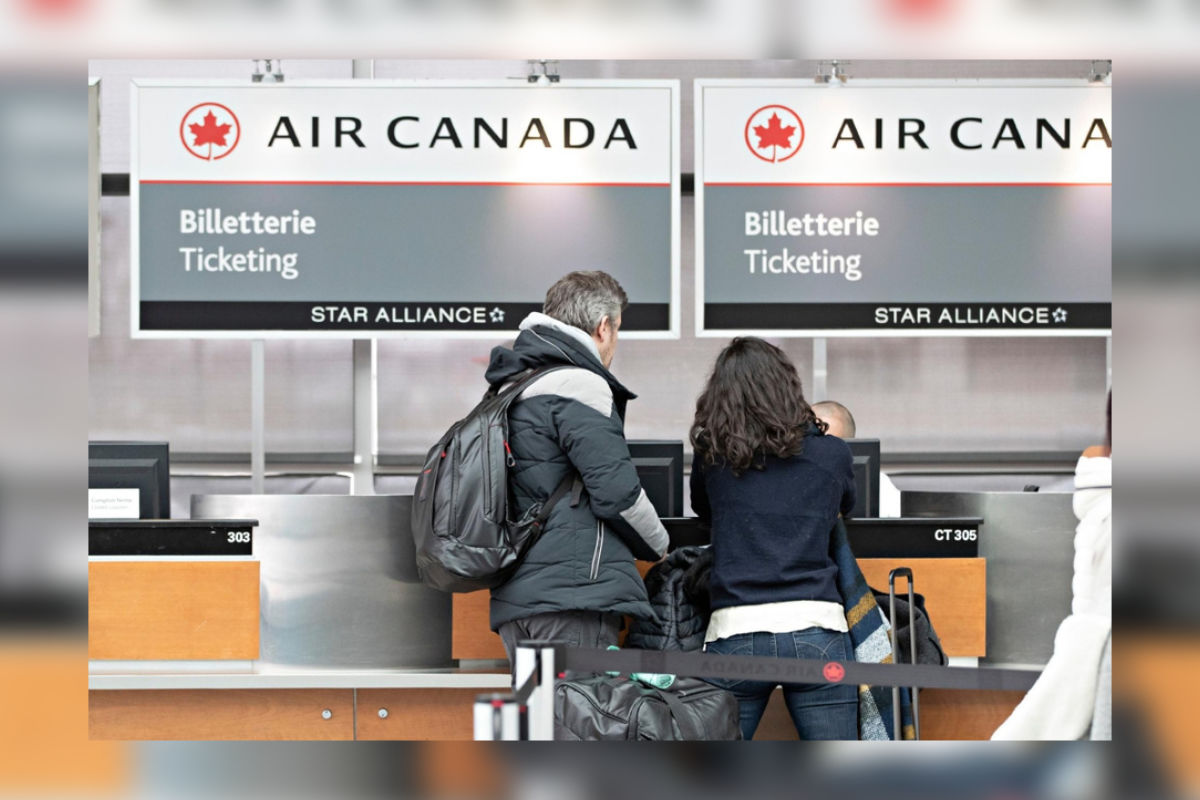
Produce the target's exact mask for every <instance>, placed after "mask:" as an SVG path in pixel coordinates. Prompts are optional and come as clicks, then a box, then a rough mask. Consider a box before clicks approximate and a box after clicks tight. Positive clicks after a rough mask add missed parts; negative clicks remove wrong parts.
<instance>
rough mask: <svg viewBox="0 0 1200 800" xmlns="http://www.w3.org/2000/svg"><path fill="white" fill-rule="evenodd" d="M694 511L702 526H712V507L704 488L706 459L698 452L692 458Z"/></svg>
mask: <svg viewBox="0 0 1200 800" xmlns="http://www.w3.org/2000/svg"><path fill="white" fill-rule="evenodd" d="M690 483H691V491H692V511H694V512H696V516H697V517H699V518H700V524H701V525H704V526H705V527H708V526H711V525H712V507H711V506H709V504H708V490H707V489H706V488H705V487H704V457H703V456H701V454H700V452H699V451H696V454H695V456H693V457H692V476H691V481H690Z"/></svg>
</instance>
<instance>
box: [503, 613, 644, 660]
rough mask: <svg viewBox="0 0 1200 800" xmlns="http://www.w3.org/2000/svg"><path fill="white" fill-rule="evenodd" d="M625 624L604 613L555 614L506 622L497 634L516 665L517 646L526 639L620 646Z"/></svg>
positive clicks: (577, 645) (593, 645)
mask: <svg viewBox="0 0 1200 800" xmlns="http://www.w3.org/2000/svg"><path fill="white" fill-rule="evenodd" d="M622 622H623V620H622V618H621V615H620V614H609V613H605V612H603V611H551V612H549V613H546V614H534V615H533V616H532V617H525V618H524V619H514V620H513V621H512V622H506V623H504V624H503V625H501V626H500V629H499V630H498V631H497V633H499V634H500V639H501V640H502V641H503V642H504V649H505V651H506V652H507V653H508V663H509V664H510V665H511V664H514V663H515V658H514V655H515V653H516V650H517V642H519V641H522V640H524V639H541V640H552V641H555V642H562V643H563V644H565V645H569V646H571V647H608V646H609V645H612V644H616V643H617V637H618V636H619V635H620V633H621V625H622Z"/></svg>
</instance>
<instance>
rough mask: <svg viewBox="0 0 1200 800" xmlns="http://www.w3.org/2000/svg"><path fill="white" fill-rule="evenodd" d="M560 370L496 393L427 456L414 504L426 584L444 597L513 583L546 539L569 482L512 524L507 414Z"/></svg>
mask: <svg viewBox="0 0 1200 800" xmlns="http://www.w3.org/2000/svg"><path fill="white" fill-rule="evenodd" d="M562 368H563V367H550V368H548V369H542V370H527V371H525V372H523V373H521V374H520V375H519V376H517V378H516V379H515V380H514V381H512V382H511V383H510V384H509V385H508V386H507V387H506V388H504V390H503V391H501V390H500V386H499V385H496V386H493V387H492V388H491V389H489V390H488V392H487V393H486V394H485V395H484V396H483V400H481V401H480V403H479V405H477V406H475V408H474V409H472V410H471V413H470V414H468V415H467V416H465V417H463V418H462V419H461V420H459V421H458V422H456V423H454V425H452V426H451V427H450V430H448V431H447V432H446V434H445V435H444V436H442V438H441V439H440V440H439V441H438V443H437V444H435V445H434V446H433V447H432V448H431V449H430V451H429V454H428V455H426V456H425V463H424V465H423V467H422V469H421V475H420V476H419V477H418V478H417V487H416V491H415V492H414V494H413V504H412V534H413V541H414V543H415V544H416V551H417V571H418V573H419V574H420V575H421V579H422V580H423V581H425V583H426V584H428V585H429V586H432V587H434V588H435V589H441V590H442V591H444V592H473V591H476V590H478V589H492V588H494V587H496V586H499V585H500V584H502V583H504V582H505V581H506V580H508V578H509V576H510V575H511V574H512V572H513V570H515V569H516V567H517V565H518V564H519V563H520V562H521V559H522V558H523V557H524V555H525V553H526V552H527V551H528V550H529V548H530V547H531V546H532V545H533V543H534V542H535V541H537V538H538V536H540V535H541V532H542V527H543V526H544V525H545V524H546V520H547V519H549V517H550V512H551V511H552V510H553V508H554V506H555V504H556V503H558V501H559V500H561V499H562V497H563V496H564V495H565V494H566V493H567V492H568V491H570V490H571V485H572V483H573V482H574V476H573V475H568V476H567V477H566V478H564V479H563V481H562V483H560V484H559V486H558V488H556V489H555V490H554V493H553V494H552V495H550V498H549V499H548V500H547V501H546V502H545V503H542V504H534V506H533V507H531V508H530V509H529V510H528V511H527V512H526V513H525V514H523V515H522V516H521V518H520V519H518V520H513V519H510V517H509V489H508V470H509V469H510V468H511V467H514V466H516V463H517V462H516V459H514V458H513V455H512V451H511V450H510V449H509V446H508V409H509V406H511V405H512V404H513V401H515V400H516V399H517V396H518V395H520V394H521V392H522V391H524V390H525V388H526V387H527V386H529V384H531V383H533V382H534V381H535V380H537V379H538V378H540V377H541V376H542V375H545V374H546V373H548V372H553V371H554V370H557V369H562Z"/></svg>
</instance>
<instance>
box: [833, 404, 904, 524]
mask: <svg viewBox="0 0 1200 800" xmlns="http://www.w3.org/2000/svg"><path fill="white" fill-rule="evenodd" d="M812 410H813V413H814V414H816V415H817V419H819V420H821V421H822V422H824V423H825V424H826V425H828V426H829V427H828V429H827V430H826V431H825V433H826V434H828V435H830V436H836V437H838V438H839V439H853V438H854V437H855V436H856V435H857V433H858V426H857V425H855V424H854V415H853V414H851V413H850V409H848V408H846V407H845V406H844V405H842V404H841V403H839V402H837V401H836V400H822V401H821V402H819V403H813V406H812ZM879 516H880V517H881V518H883V517H898V516H900V490H899V489H898V488H896V484H894V483H892V479H891V478H889V477H888V476H887V473H884V472H880V473H879Z"/></svg>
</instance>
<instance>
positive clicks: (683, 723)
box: [655, 689, 705, 742]
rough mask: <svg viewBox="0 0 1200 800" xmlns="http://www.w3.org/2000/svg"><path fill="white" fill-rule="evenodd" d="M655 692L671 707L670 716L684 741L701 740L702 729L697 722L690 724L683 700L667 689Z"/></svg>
mask: <svg viewBox="0 0 1200 800" xmlns="http://www.w3.org/2000/svg"><path fill="white" fill-rule="evenodd" d="M655 692H656V693H657V694H658V696H659V697H661V698H662V699H663V702H664V703H666V704H667V708H669V709H671V716H672V717H673V718H674V719H675V724H677V725H678V726H679V733H680V735H681V736H683V738H684V740H685V741H689V742H699V741H703V739H704V738H705V737H704V729H703V728H701V727H700V726H699V723H696V724H695V725H693V724H692V722H693V720H692V715H691V714H689V713H688V708H687V706H685V705H684V704H683V701H682V700H680V699H679V698H678V697H676V696H675V695H674V694H672V693H671V691H670V690H669V689H656V690H655Z"/></svg>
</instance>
